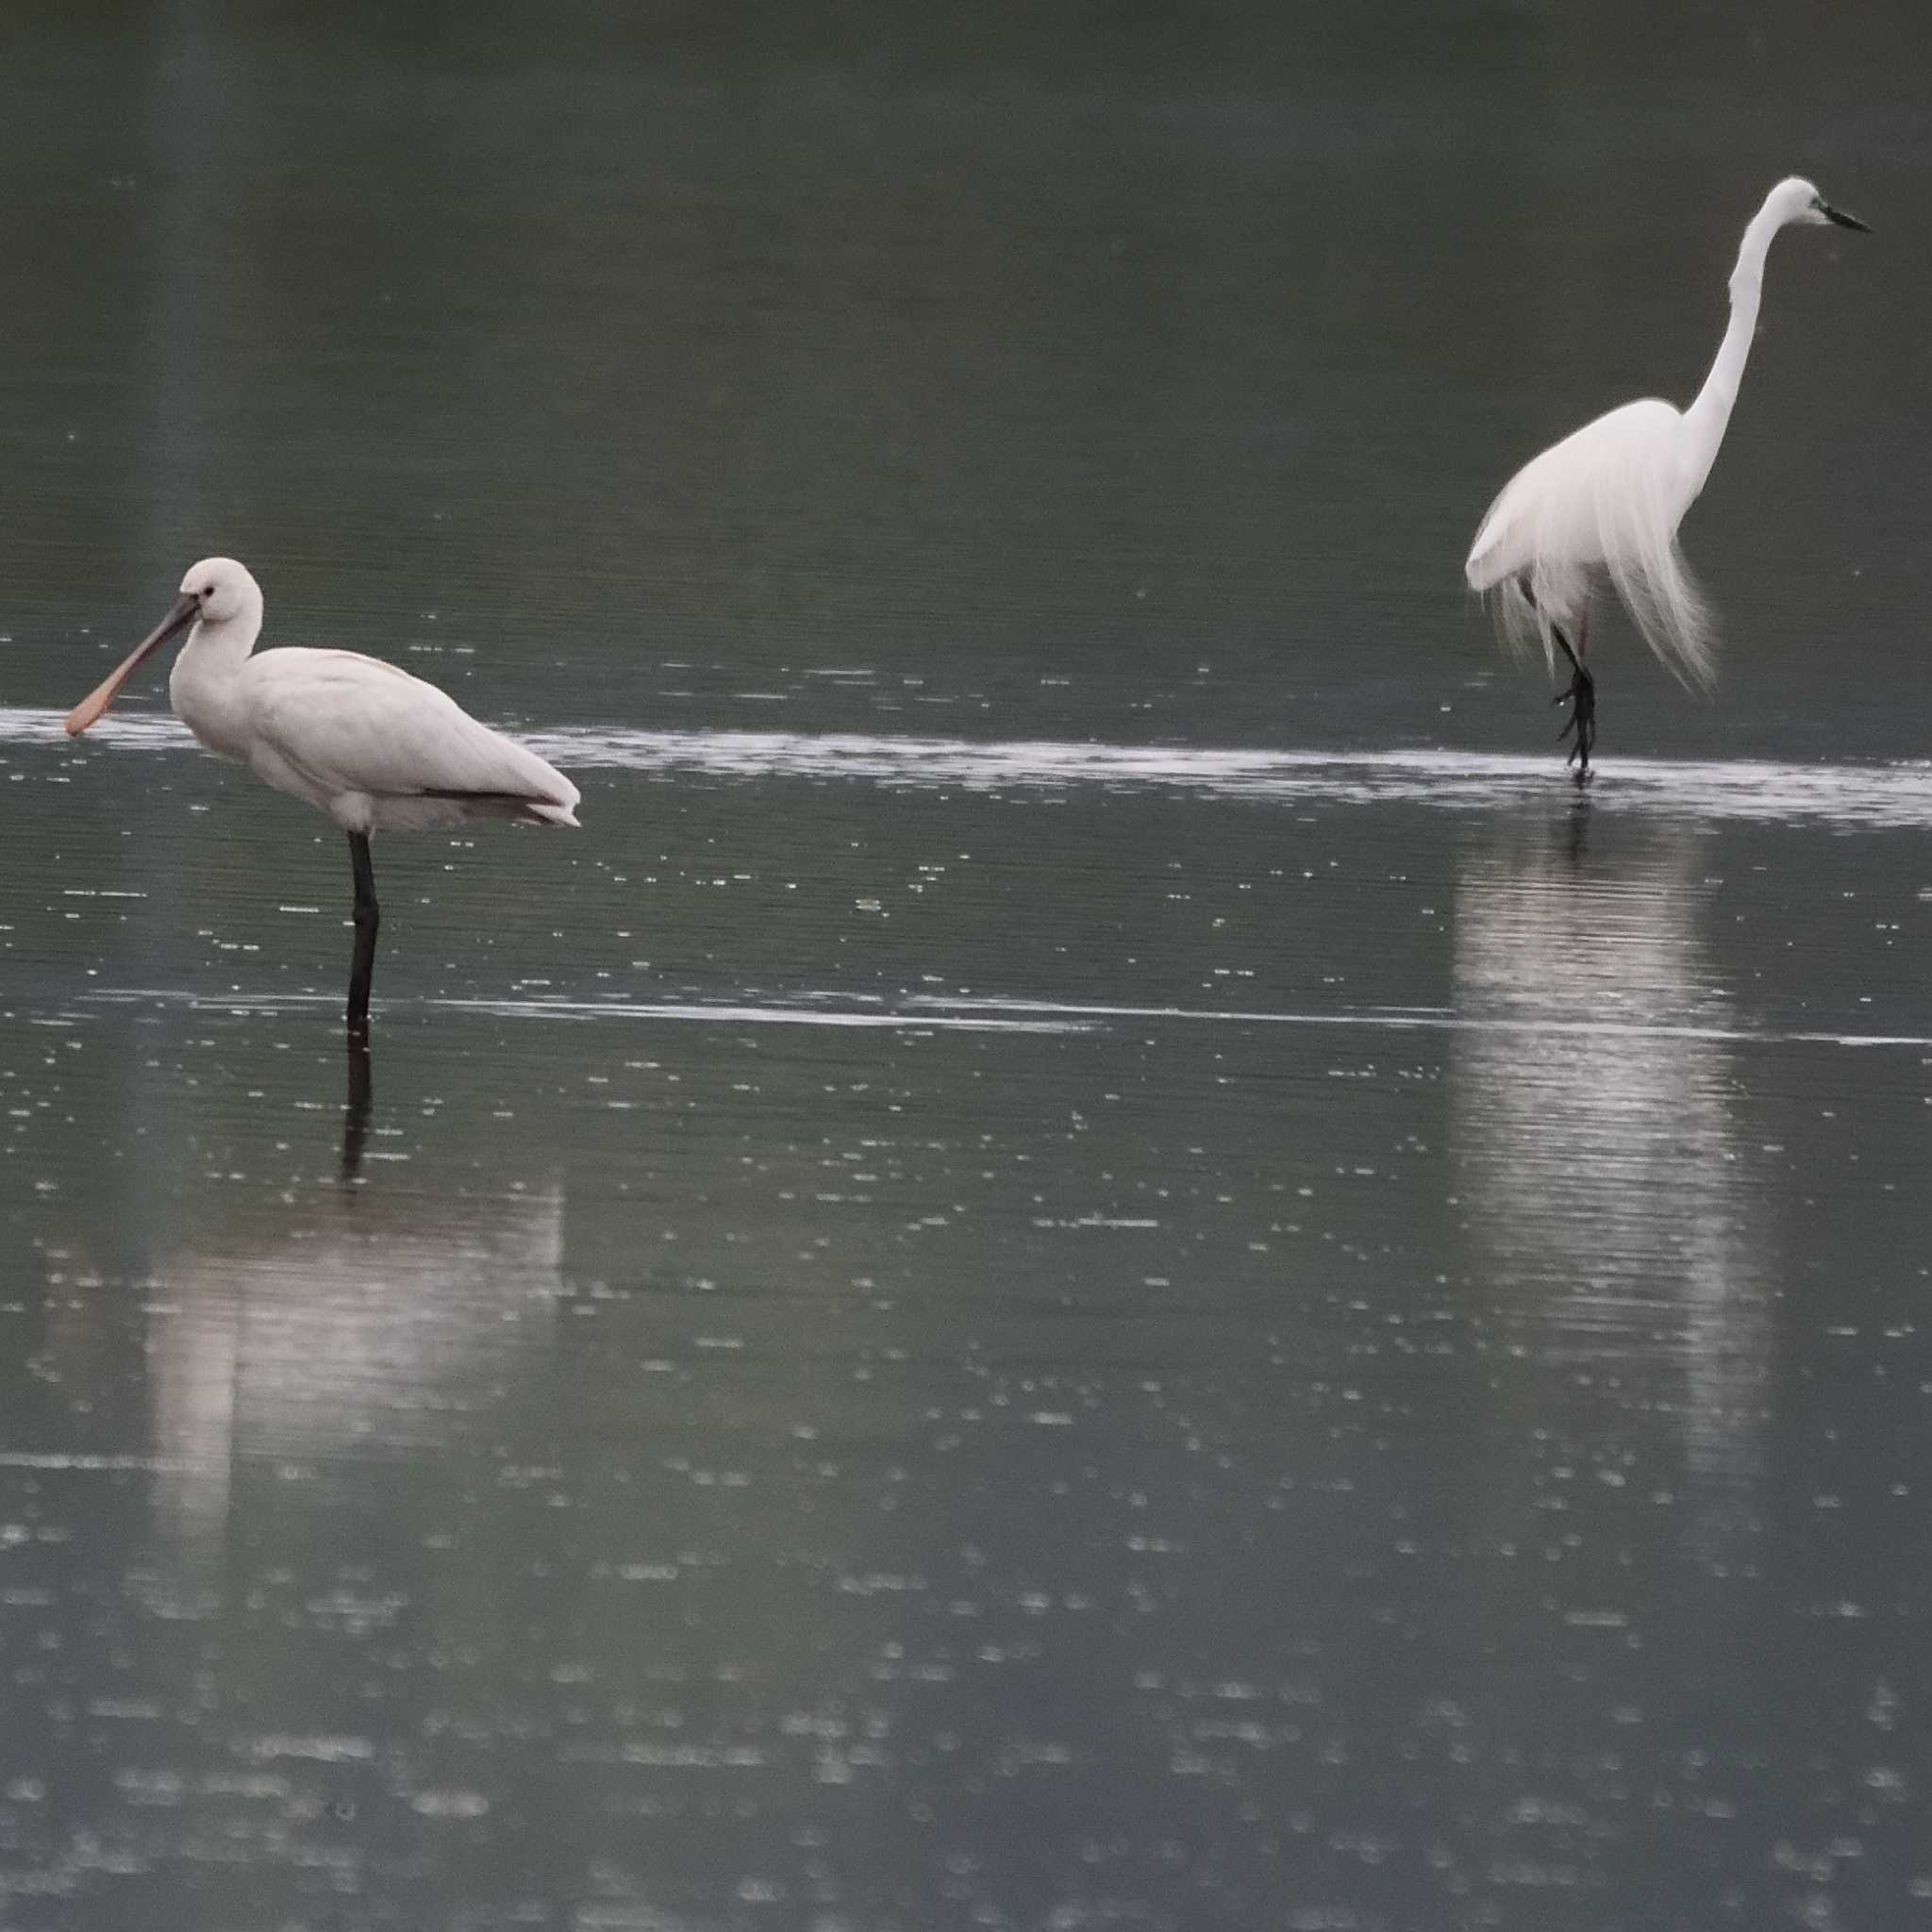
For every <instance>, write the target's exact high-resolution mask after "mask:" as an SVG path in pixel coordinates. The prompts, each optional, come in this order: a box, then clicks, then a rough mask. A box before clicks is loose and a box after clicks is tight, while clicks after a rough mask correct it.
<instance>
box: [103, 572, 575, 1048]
mask: <svg viewBox="0 0 1932 1932" xmlns="http://www.w3.org/2000/svg"><path fill="white" fill-rule="evenodd" d="M261 608H262V606H261V587H260V586H259V585H258V583H257V582H256V581H255V579H254V577H253V576H251V575H249V574H248V572H247V571H246V570H244V569H243V568H242V565H240V564H239V563H237V562H235V561H234V560H233V559H232V558H226V557H210V558H207V559H206V560H204V561H203V562H201V563H197V564H196V565H195V566H194V568H193V569H192V570H191V571H190V572H189V573H188V575H186V576H185V577H183V578H182V579H181V594H180V595H179V596H178V597H176V598H175V606H174V608H173V609H171V610H170V611H169V612H168V614H167V616H165V617H164V618H162V620H161V621H160V623H159V624H158V625H156V626H155V627H154V629H153V630H151V631H150V632H149V633H148V634H147V636H146V637H144V638H143V639H142V641H141V642H140V643H139V644H137V645H136V646H135V647H134V649H133V650H132V651H131V652H129V654H128V655H127V657H126V658H125V660H124V661H123V662H122V663H121V664H120V665H118V666H117V667H116V668H115V669H114V670H113V671H112V672H111V673H109V674H108V676H107V677H106V678H104V679H103V680H102V682H101V683H100V684H99V685H98V686H97V687H96V688H95V689H94V690H93V691H91V692H89V694H88V695H87V696H86V697H85V698H83V699H82V700H81V702H80V703H79V704H77V705H76V706H75V708H74V709H73V710H72V711H70V712H69V713H68V716H67V729H68V732H69V734H70V735H71V736H73V737H75V738H77V737H79V736H80V734H81V733H82V732H83V731H85V730H86V729H87V728H88V726H89V725H90V724H93V723H94V721H95V720H96V719H97V718H99V717H100V715H101V713H102V712H103V711H105V710H106V709H107V708H108V706H109V705H111V704H112V703H113V702H114V698H115V695H116V693H117V692H118V691H120V689H121V687H122V686H123V685H124V684H125V683H126V682H127V680H128V678H129V677H131V676H132V675H134V672H135V670H136V668H137V667H138V666H139V665H140V664H141V662H142V659H144V658H147V657H148V655H149V654H150V653H151V652H153V651H155V650H158V648H159V647H160V646H161V645H162V644H163V643H165V642H166V641H168V639H170V638H171V637H174V636H175V634H176V632H178V631H181V630H186V631H187V632H188V641H187V643H185V644H184V645H183V646H182V647H181V655H180V656H179V657H178V658H175V670H174V674H173V675H172V676H170V678H169V680H168V696H169V699H170V701H171V702H172V703H173V705H174V707H175V716H176V717H178V718H179V719H180V720H181V722H182V723H183V724H186V725H187V726H188V728H189V730H191V731H192V732H193V733H194V735H195V737H196V738H198V739H199V740H200V741H202V743H203V744H205V745H207V746H208V749H209V750H210V751H214V752H220V753H221V754H223V756H225V757H226V758H241V759H242V761H243V762H244V763H246V764H247V765H249V766H250V767H251V768H252V769H253V770H254V772H255V774H256V775H257V776H258V777H260V778H265V779H266V780H267V781H268V782H269V783H270V784H271V785H273V786H274V787H275V789H276V790H277V791H287V792H289V793H291V795H292V796H294V797H296V798H300V799H302V800H304V801H306V802H307V803H308V804H309V805H312V806H315V807H317V808H319V809H320V810H323V811H325V812H326V813H327V814H328V815H329V817H330V818H332V819H333V820H334V821H335V822H336V824H339V825H340V826H341V828H342V829H343V831H345V832H346V833H347V834H348V835H349V858H350V863H351V866H352V867H353V870H354V874H355V881H356V902H355V919H356V952H355V959H354V963H353V965H352V966H351V968H350V973H349V1024H350V1026H351V1027H354V1028H357V1029H358V1030H359V1029H362V1028H366V1027H367V1025H368V1024H369V981H370V976H371V974H372V973H373V972H374V970H375V931H376V925H377V922H378V918H379V914H378V911H377V908H376V904H375V870H374V867H373V865H372V863H371V859H370V855H369V839H370V835H371V834H372V833H374V832H420V831H427V830H430V829H433V828H434V827H436V826H439V825H454V824H461V823H462V822H463V821H465V820H467V819H510V820H514V821H518V822H521V823H523V824H538V825H575V824H576V822H577V820H576V804H577V798H578V795H579V794H578V792H577V788H576V787H575V785H573V784H572V783H571V782H570V780H569V779H568V778H566V777H564V776H563V774H561V773H560V772H557V771H554V770H553V769H552V768H551V767H550V766H549V765H547V764H545V763H544V761H543V760H542V759H541V758H539V757H538V756H537V755H536V753H535V752H532V751H526V750H525V748H524V747H523V746H522V745H520V744H514V743H512V742H511V741H509V740H508V738H504V737H502V736H501V735H499V734H498V733H497V732H494V731H491V730H490V729H489V727H488V726H486V725H482V724H477V723H476V721H475V719H474V718H472V717H471V716H470V715H469V713H468V712H467V711H465V710H464V709H463V708H461V707H460V706H459V705H458V704H457V702H456V701H455V700H454V699H453V698H450V697H448V696H446V695H445V694H444V693H443V692H442V691H438V690H437V688H436V687H435V686H434V685H433V684H425V683H424V681H423V680H422V679H421V678H420V677H411V676H410V675H409V674H408V672H407V671H398V670H397V669H396V667H395V666H394V665H393V664H385V663H383V662H382V660H381V659H380V658H364V657H361V656H358V654H357V653H356V652H354V651H309V650H298V649H294V648H291V647H289V646H284V647H283V648H281V649H279V650H273V651H264V652H263V653H262V654H261V655H260V656H259V657H255V656H252V655H251V653H252V652H253V651H254V649H255V641H256V639H257V638H258V636H259V635H260V634H261Z"/></svg>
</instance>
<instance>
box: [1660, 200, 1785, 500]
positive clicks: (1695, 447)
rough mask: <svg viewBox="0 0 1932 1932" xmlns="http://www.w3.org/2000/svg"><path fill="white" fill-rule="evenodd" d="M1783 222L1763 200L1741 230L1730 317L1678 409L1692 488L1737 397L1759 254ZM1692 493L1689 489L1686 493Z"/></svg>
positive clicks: (1700, 480)
mask: <svg viewBox="0 0 1932 1932" xmlns="http://www.w3.org/2000/svg"><path fill="white" fill-rule="evenodd" d="M1782 226H1783V223H1782V222H1781V221H1780V220H1779V219H1778V216H1777V213H1776V211H1775V210H1774V208H1772V207H1771V205H1770V204H1769V203H1766V205H1765V206H1764V207H1763V208H1759V209H1758V210H1757V214H1755V215H1754V216H1753V217H1752V218H1751V225H1750V226H1749V227H1747V228H1746V229H1745V230H1744V240H1743V242H1741V243H1740V246H1739V249H1738V265H1737V267H1736V268H1734V269H1733V270H1732V271H1731V321H1730V326H1729V327H1728V328H1726V329H1725V330H1724V341H1722V342H1720V343H1719V344H1718V351H1717V359H1716V361H1714V362H1713V363H1712V364H1711V365H1710V374H1709V375H1707V376H1706V377H1705V378H1704V387H1703V388H1702V389H1701V390H1699V391H1697V400H1696V401H1695V402H1694V403H1692V404H1691V407H1690V408H1688V409H1687V410H1685V412H1684V425H1685V428H1686V429H1687V430H1688V432H1689V434H1690V442H1691V452H1692V454H1693V455H1694V456H1695V458H1696V459H1697V465H1698V467H1697V473H1696V475H1697V488H1698V489H1700V490H1701V489H1702V488H1703V487H1704V479H1705V477H1706V476H1707V475H1709V474H1710V466H1711V464H1712V463H1713V462H1715V461H1716V460H1717V452H1718V445H1719V444H1720V443H1722V442H1723V441H1724V431H1725V429H1726V428H1728V427H1729V426H1730V421H1731V410H1732V409H1733V408H1735V407H1736V405H1737V401H1738V385H1739V383H1740V382H1741V381H1742V380H1743V376H1744V364H1745V361H1746V360H1747V359H1748V358H1749V357H1750V354H1751V341H1752V338H1753V336H1754V335H1755V334H1756V333H1757V302H1758V298H1759V296H1760V295H1761V294H1762V293H1763V291H1764V258H1765V256H1766V255H1767V254H1769V253H1770V251H1771V238H1772V237H1773V236H1774V235H1775V234H1776V233H1777V231H1778V229H1779V228H1780V227H1782ZM1692 493H1693V494H1694V493H1695V492H1694V491H1693V492H1692Z"/></svg>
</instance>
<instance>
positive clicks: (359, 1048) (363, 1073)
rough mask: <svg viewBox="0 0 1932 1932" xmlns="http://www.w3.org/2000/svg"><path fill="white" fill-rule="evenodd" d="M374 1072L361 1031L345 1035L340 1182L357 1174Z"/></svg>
mask: <svg viewBox="0 0 1932 1932" xmlns="http://www.w3.org/2000/svg"><path fill="white" fill-rule="evenodd" d="M373 1073H374V1068H373V1067H372V1065H371V1061H370V1054H369V1033H368V1029H367V1028H366V1027H365V1028H364V1029H363V1030H362V1031H360V1032H358V1031H356V1030H355V1029H354V1028H351V1029H350V1033H349V1091H348V1092H347V1094H346V1096H345V1097H344V1098H343V1101H342V1179H343V1180H344V1181H345V1182H346V1181H352V1180H354V1179H355V1178H356V1176H357V1174H358V1173H359V1172H360V1171H361V1167H362V1143H363V1142H364V1141H366V1140H367V1139H368V1138H369V1105H370V1102H371V1100H372V1099H373V1098H374V1097H375V1086H374V1082H373V1080H372V1077H371V1075H372V1074H373Z"/></svg>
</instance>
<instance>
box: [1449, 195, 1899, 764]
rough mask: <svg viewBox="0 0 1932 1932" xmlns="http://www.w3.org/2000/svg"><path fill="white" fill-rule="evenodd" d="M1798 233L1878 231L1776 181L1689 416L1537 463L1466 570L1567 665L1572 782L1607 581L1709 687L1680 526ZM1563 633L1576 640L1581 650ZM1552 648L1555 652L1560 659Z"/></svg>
mask: <svg viewBox="0 0 1932 1932" xmlns="http://www.w3.org/2000/svg"><path fill="white" fill-rule="evenodd" d="M1793 222H1816V223H1824V222H1835V223H1836V224H1837V225H1839V226H1840V227H1841V228H1857V229H1858V230H1859V231H1860V232H1861V233H1863V234H1868V235H1869V234H1870V233H1871V232H1872V231H1871V230H1870V229H1869V228H1867V227H1866V226H1865V224H1864V223H1863V222H1861V221H1859V220H1858V219H1857V217H1856V216H1853V215H1848V214H1846V213H1845V212H1844V211H1843V210H1842V209H1841V208H1833V207H1831V206H1830V205H1829V204H1828V203H1827V202H1826V201H1825V199H1824V196H1823V195H1822V194H1820V193H1819V192H1818V191H1817V189H1815V188H1814V187H1812V185H1811V184H1810V182H1808V181H1805V180H1801V179H1800V178H1799V177H1798V176H1797V175H1792V176H1790V178H1789V179H1787V180H1784V181H1780V182H1779V183H1778V184H1777V186H1776V187H1775V188H1774V189H1773V190H1772V191H1771V192H1770V193H1769V194H1768V195H1766V196H1765V198H1764V206H1763V207H1762V208H1759V209H1758V210H1757V213H1756V214H1755V215H1753V216H1752V217H1751V222H1750V225H1749V226H1748V227H1746V228H1745V230H1744V240H1743V242H1742V243H1741V244H1740V247H1739V249H1738V265H1737V266H1736V267H1735V268H1734V269H1733V270H1732V271H1731V320H1730V325H1729V326H1728V327H1726V328H1725V330H1724V341H1723V342H1722V343H1721V344H1720V345H1719V347H1718V352H1717V359H1716V360H1715V361H1714V362H1713V363H1712V364H1711V366H1710V374H1709V375H1707V377H1706V378H1705V383H1704V387H1703V388H1702V389H1701V390H1699V391H1698V392H1697V400H1696V401H1695V402H1693V403H1692V404H1691V407H1690V408H1688V409H1678V408H1675V407H1674V405H1672V404H1670V403H1666V402H1660V401H1658V400H1657V397H1655V396H1648V397H1646V398H1644V400H1643V401H1641V402H1636V403H1625V404H1624V406H1623V408H1620V409H1612V410H1610V411H1609V413H1608V414H1607V415H1603V416H1599V417H1598V418H1597V419H1596V421H1595V422H1593V423H1586V424H1585V425H1583V427H1582V428H1581V429H1578V430H1575V431H1574V432H1573V433H1572V434H1571V435H1569V436H1566V437H1565V438H1564V439H1563V440H1562V441H1561V442H1557V443H1553V444H1552V445H1551V446H1550V447H1549V448H1548V449H1546V450H1544V451H1543V453H1542V454H1541V456H1539V457H1533V458H1531V459H1530V460H1529V461H1528V462H1526V463H1525V464H1524V466H1523V468H1522V469H1520V470H1518V471H1517V473H1516V474H1515V475H1513V476H1512V477H1510V479H1509V481H1508V482H1507V483H1506V484H1505V485H1504V486H1503V493H1502V494H1501V495H1500V496H1498V497H1497V498H1496V500H1495V502H1494V503H1492V504H1491V506H1490V508H1489V513H1488V514H1487V515H1486V516H1485V517H1484V518H1483V521H1482V527H1481V528H1480V529H1479V530H1477V532H1476V535H1475V541H1474V543H1473V544H1472V545H1471V546H1470V552H1469V561H1468V562H1467V563H1466V564H1464V566H1463V573H1464V575H1466V576H1467V578H1468V580H1469V587H1470V589H1471V590H1472V591H1490V590H1494V589H1495V588H1497V587H1498V586H1499V585H1500V586H1501V587H1502V589H1503V601H1502V605H1501V616H1502V621H1503V625H1504V629H1505V630H1506V632H1507V634H1508V635H1509V636H1510V637H1511V638H1512V639H1514V640H1516V641H1523V642H1526V641H1528V640H1529V639H1530V638H1531V637H1537V638H1540V640H1541V643H1542V647H1543V656H1544V658H1547V659H1548V660H1549V662H1550V664H1551V666H1552V668H1554V667H1555V664H1556V654H1557V649H1560V650H1561V651H1562V653H1563V655H1564V657H1566V658H1568V659H1569V660H1570V669H1571V672H1572V674H1573V675H1572V677H1571V680H1570V688H1569V690H1568V691H1564V692H1562V693H1560V694H1559V695H1558V697H1557V703H1558V704H1559V705H1560V704H1562V703H1564V702H1565V701H1566V700H1567V701H1568V703H1569V705H1570V722H1569V724H1566V725H1565V726H1564V727H1563V731H1562V734H1561V735H1562V736H1563V737H1565V738H1568V737H1570V736H1571V734H1572V733H1573V732H1574V734H1575V742H1574V744H1573V745H1572V746H1571V747H1570V757H1571V758H1574V759H1575V760H1576V782H1577V783H1578V784H1579V785H1580V784H1582V783H1583V782H1584V780H1585V779H1586V778H1588V777H1589V775H1590V749H1591V745H1592V744H1594V743H1595V742H1596V681H1595V679H1593V678H1592V677H1591V675H1590V673H1589V671H1588V670H1586V669H1585V668H1584V662H1583V659H1584V654H1585V652H1586V651H1587V650H1588V649H1589V647H1590V600H1591V592H1592V591H1594V590H1595V588H1596V585H1597V584H1598V582H1599V581H1600V580H1601V579H1602V578H1603V577H1605V576H1607V577H1608V578H1609V580H1610V582H1611V584H1612V585H1613V586H1615V588H1616V591H1617V594H1618V596H1620V597H1621V598H1622V599H1623V600H1624V607H1625V608H1627V609H1628V610H1629V612H1630V615H1631V616H1632V617H1633V618H1635V619H1636V621H1637V627H1638V629H1639V630H1641V632H1642V633H1643V638H1644V641H1645V642H1646V643H1647V644H1649V646H1650V648H1651V649H1652V650H1653V651H1655V652H1656V653H1657V656H1658V657H1659V658H1662V660H1663V661H1664V663H1665V664H1666V665H1668V666H1669V667H1670V669H1671V670H1672V671H1674V673H1675V674H1676V675H1677V676H1678V677H1679V678H1680V679H1681V680H1682V681H1683V682H1685V683H1687V684H1699V685H1704V686H1708V685H1709V684H1710V683H1711V682H1712V677H1713V673H1712V668H1711V638H1710V618H1709V614H1708V612H1707V610H1706V608H1705V605H1704V599H1703V598H1702V596H1701V595H1700V594H1699V593H1698V590H1697V586H1696V584H1695V582H1694V581H1693V580H1692V578H1691V573H1690V569H1689V567H1688V566H1687V565H1686V564H1685V561H1684V553H1683V552H1682V551H1681V550H1680V549H1679V548H1678V547H1677V525H1679V524H1681V523H1682V522H1683V521H1684V512H1685V511H1686V510H1688V509H1689V508H1691V505H1692V504H1693V503H1695V502H1696V501H1697V498H1698V494H1699V492H1700V491H1702V490H1703V488H1704V483H1705V479H1706V477H1707V476H1708V475H1710V466H1711V464H1712V463H1714V462H1715V461H1716V460H1717V453H1718V447H1719V445H1720V444H1721V443H1722V442H1723V441H1724V430H1725V429H1726V427H1727V426H1728V425H1729V424H1730V420H1731V408H1732V406H1733V405H1734V404H1735V403H1736V402H1737V400H1738V384H1739V382H1740V380H1741V379H1742V377H1743V374H1744V362H1745V358H1747V357H1748V356H1749V355H1750V353H1751V339H1752V335H1753V333H1754V332H1755V330H1756V329H1757V299H1758V295H1759V293H1760V291H1761V290H1762V287H1763V282H1764V258H1765V256H1766V255H1767V254H1768V253H1769V252H1770V249H1771V242H1772V237H1773V236H1774V235H1775V234H1776V233H1777V232H1778V230H1779V229H1780V228H1783V227H1788V226H1789V225H1790V224H1792V223H1793ZM1566 630H1569V631H1574V633H1575V636H1576V643H1575V647H1574V649H1573V648H1572V646H1571V642H1570V639H1569V637H1568V635H1566ZM1553 646H1554V648H1553Z"/></svg>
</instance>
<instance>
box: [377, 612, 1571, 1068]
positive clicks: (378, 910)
mask: <svg viewBox="0 0 1932 1932" xmlns="http://www.w3.org/2000/svg"><path fill="white" fill-rule="evenodd" d="M1567 648H1568V646H1567V645H1566V646H1565V649H1567ZM349 862H350V864H351V865H353V866H354V867H355V869H356V957H355V959H354V961H353V962H352V963H351V965H350V967H349V1030H350V1032H352V1033H367V1032H368V1030H369V981H370V978H371V976H372V975H373V974H375V929H376V927H377V926H379V925H380V924H382V909H381V908H380V907H378V906H377V905H376V903H375V865H374V863H373V862H372V861H371V859H370V857H369V834H368V833H367V832H351V833H350V834H349Z"/></svg>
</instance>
